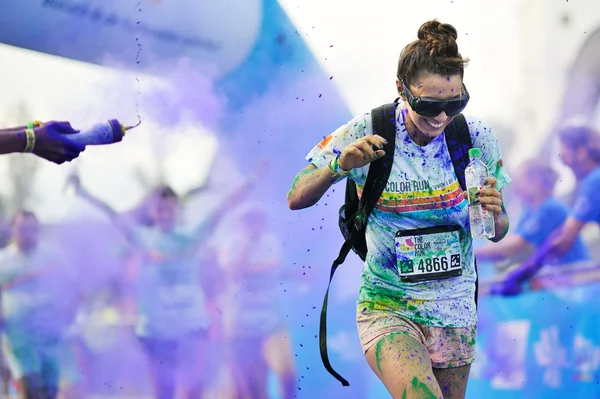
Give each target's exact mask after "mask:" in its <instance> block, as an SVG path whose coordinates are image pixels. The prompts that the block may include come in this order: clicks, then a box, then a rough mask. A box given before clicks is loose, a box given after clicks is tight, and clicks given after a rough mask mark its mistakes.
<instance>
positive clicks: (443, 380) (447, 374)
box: [433, 364, 471, 399]
mask: <svg viewBox="0 0 600 399" xmlns="http://www.w3.org/2000/svg"><path fill="white" fill-rule="evenodd" d="M470 371H471V365H470V364H467V365H466V366H460V367H452V368H448V369H435V368H434V369H433V374H434V375H435V378H436V379H437V381H438V383H439V384H440V388H441V389H442V393H443V394H444V399H464V398H465V395H466V393H467V382H468V381H469V372H470Z"/></svg>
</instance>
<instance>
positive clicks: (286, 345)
mask: <svg viewBox="0 0 600 399" xmlns="http://www.w3.org/2000/svg"><path fill="white" fill-rule="evenodd" d="M263 356H264V358H265V361H266V363H267V365H268V366H269V369H271V370H272V371H273V373H275V375H277V379H278V381H279V387H280V392H281V396H282V398H283V399H292V398H293V397H294V395H296V394H297V391H296V389H297V387H296V369H295V365H294V356H293V353H292V345H291V341H290V334H289V332H288V331H286V330H281V331H278V332H276V333H274V334H271V335H270V336H269V337H267V338H266V339H265V341H264V343H263Z"/></svg>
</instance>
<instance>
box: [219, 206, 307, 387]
mask: <svg viewBox="0 0 600 399" xmlns="http://www.w3.org/2000/svg"><path fill="white" fill-rule="evenodd" d="M236 219H237V220H238V222H237V223H236V224H235V225H234V226H232V228H231V233H230V234H229V235H228V236H227V237H224V240H223V241H222V242H221V243H220V244H221V247H220V248H219V264H220V266H221V268H222V269H223V270H224V271H225V275H226V276H227V282H226V288H225V291H224V292H223V294H222V296H221V298H222V311H223V324H224V330H225V331H224V333H225V336H226V340H227V353H228V355H227V359H228V364H229V367H230V370H229V371H230V373H231V379H232V382H233V385H234V387H235V392H236V395H235V397H236V398H248V399H268V397H269V395H268V386H267V382H268V378H267V377H268V374H269V372H273V373H274V375H275V376H276V378H277V381H278V384H279V391H280V395H281V398H283V399H291V398H293V397H295V395H296V394H297V389H296V385H297V384H296V370H295V366H294V357H293V352H292V345H291V333H290V330H289V328H288V326H287V324H286V322H285V315H284V312H283V309H282V306H281V302H282V298H280V294H281V293H282V292H283V289H281V281H282V279H283V277H284V273H283V267H282V265H281V262H282V245H281V241H280V240H279V238H278V237H277V235H276V234H275V233H274V232H272V231H269V227H268V219H267V213H266V211H265V210H264V209H262V207H261V206H260V205H257V204H248V205H247V206H245V207H243V208H242V210H241V211H240V212H238V217H237V218H236Z"/></svg>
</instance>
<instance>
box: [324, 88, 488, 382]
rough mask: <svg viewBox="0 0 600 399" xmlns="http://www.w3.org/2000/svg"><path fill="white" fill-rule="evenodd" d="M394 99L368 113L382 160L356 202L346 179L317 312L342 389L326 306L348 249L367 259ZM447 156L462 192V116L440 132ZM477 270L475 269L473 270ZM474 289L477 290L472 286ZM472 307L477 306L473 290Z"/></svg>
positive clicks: (392, 143)
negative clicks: (335, 249) (334, 253)
mask: <svg viewBox="0 0 600 399" xmlns="http://www.w3.org/2000/svg"><path fill="white" fill-rule="evenodd" d="M397 101H398V99H396V101H394V102H393V103H391V104H386V105H382V106H381V107H378V108H375V109H373V110H372V111H371V117H372V120H373V134H377V135H379V136H382V137H383V138H385V139H386V140H387V144H386V145H385V146H384V148H383V150H384V151H385V155H384V156H383V158H381V159H378V160H377V161H374V162H372V163H371V164H370V165H369V172H368V174H367V181H366V183H365V186H364V189H363V193H362V197H361V198H360V200H359V198H358V194H357V192H356V184H355V183H354V181H353V180H351V179H346V201H345V203H344V205H342V207H341V208H340V211H339V227H340V230H341V232H342V235H343V236H344V239H345V241H344V244H343V245H342V248H341V249H340V253H339V255H338V257H337V259H336V260H335V261H333V264H332V265H331V273H330V275H329V284H328V286H327V291H326V292H325V298H324V300H323V307H322V308H321V320H320V326H319V349H320V352H321V360H322V362H323V365H324V366H325V368H326V369H327V371H328V372H329V374H331V375H332V376H333V377H335V378H336V379H337V380H338V381H340V382H341V383H342V385H343V386H349V385H350V384H349V383H348V381H346V380H345V379H344V378H343V377H342V376H341V375H339V374H338V373H337V372H336V371H335V370H334V369H333V367H331V363H330V362H329V356H328V355H327V302H328V298H329V288H330V287H331V280H332V279H333V275H334V273H335V271H336V270H337V268H338V266H339V265H341V264H342V263H344V260H346V256H347V255H348V253H349V252H350V249H352V250H353V251H354V252H355V253H356V254H357V255H358V256H360V258H361V259H362V260H363V261H364V260H365V258H366V256H367V243H366V240H365V230H366V226H367V221H368V220H369V216H370V215H371V211H372V210H373V208H374V207H375V204H376V203H377V201H378V200H379V197H381V194H382V193H383V190H384V188H385V186H386V185H387V181H388V178H389V176H390V172H391V171H392V165H393V160H394V149H395V147H396V106H397V105H398V103H397ZM444 135H445V138H446V144H447V146H448V152H449V153H450V158H451V159H452V165H453V166H454V172H455V173H456V176H457V178H458V182H459V183H460V185H461V187H462V189H463V190H465V187H466V184H465V168H466V167H467V165H468V164H469V149H470V148H471V146H472V143H471V134H470V132H469V126H468V125H467V121H466V120H465V117H464V116H463V115H462V114H459V115H457V116H456V117H455V118H454V119H453V120H452V122H451V123H450V124H448V126H446V128H445V129H444ZM476 268H477V266H476ZM476 287H477V286H476ZM475 303H477V288H475Z"/></svg>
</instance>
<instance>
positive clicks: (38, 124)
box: [27, 121, 44, 129]
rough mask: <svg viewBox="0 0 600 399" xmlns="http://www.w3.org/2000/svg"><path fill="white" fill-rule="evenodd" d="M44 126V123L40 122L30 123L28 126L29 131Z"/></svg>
mask: <svg viewBox="0 0 600 399" xmlns="http://www.w3.org/2000/svg"><path fill="white" fill-rule="evenodd" d="M43 124H44V122H40V121H33V122H29V123H28V124H27V129H35V128H36V127H42V125H43Z"/></svg>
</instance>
